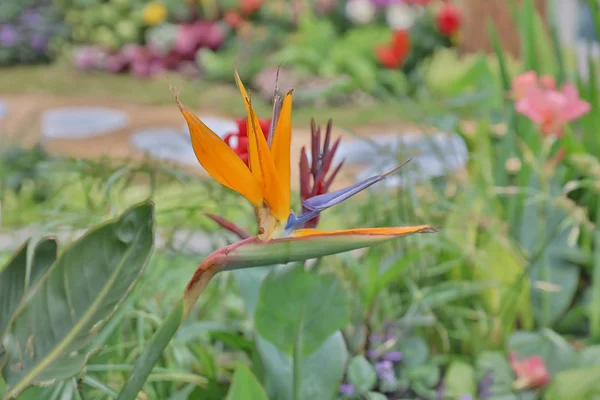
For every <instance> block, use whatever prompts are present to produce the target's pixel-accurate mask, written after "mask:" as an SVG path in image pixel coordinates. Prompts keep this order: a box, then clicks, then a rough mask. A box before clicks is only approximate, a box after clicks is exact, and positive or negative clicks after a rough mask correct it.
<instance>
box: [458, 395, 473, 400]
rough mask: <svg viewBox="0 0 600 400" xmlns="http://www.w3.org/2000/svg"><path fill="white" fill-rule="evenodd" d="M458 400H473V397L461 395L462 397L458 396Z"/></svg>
mask: <svg viewBox="0 0 600 400" xmlns="http://www.w3.org/2000/svg"><path fill="white" fill-rule="evenodd" d="M460 400H473V396H471V395H470V394H463V395H462V396H460Z"/></svg>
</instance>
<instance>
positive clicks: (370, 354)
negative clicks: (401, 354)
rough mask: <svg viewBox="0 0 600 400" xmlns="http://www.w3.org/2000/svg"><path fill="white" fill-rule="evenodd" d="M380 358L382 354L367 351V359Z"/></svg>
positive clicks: (375, 351)
mask: <svg viewBox="0 0 600 400" xmlns="http://www.w3.org/2000/svg"><path fill="white" fill-rule="evenodd" d="M379 356H380V353H379V352H378V351H377V350H367V358H369V359H371V360H376V359H378V358H379Z"/></svg>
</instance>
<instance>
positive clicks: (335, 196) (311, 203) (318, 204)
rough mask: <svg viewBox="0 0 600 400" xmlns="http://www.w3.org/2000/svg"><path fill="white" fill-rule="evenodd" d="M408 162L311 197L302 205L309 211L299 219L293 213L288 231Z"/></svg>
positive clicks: (288, 222)
mask: <svg viewBox="0 0 600 400" xmlns="http://www.w3.org/2000/svg"><path fill="white" fill-rule="evenodd" d="M408 161H410V160H408ZM408 161H406V162H405V163H404V164H402V165H399V166H397V167H396V168H394V169H392V170H391V171H388V172H386V173H384V174H381V175H376V176H372V177H370V178H368V179H365V180H364V181H362V182H359V183H356V184H354V185H352V186H349V187H347V188H345V189H340V190H336V191H335V192H331V193H326V194H321V195H318V196H314V197H311V198H310V199H306V200H305V201H303V202H302V205H303V206H304V208H306V209H308V210H309V211H308V212H306V213H304V214H302V215H300V216H299V217H297V216H296V215H295V214H294V213H293V212H292V213H291V214H290V216H289V217H288V220H287V223H286V225H285V229H286V230H287V231H291V230H293V229H295V228H297V227H300V226H303V225H304V223H306V222H307V221H310V220H311V219H313V218H314V217H316V216H317V215H319V213H320V212H321V211H323V210H326V209H328V208H329V207H332V206H335V205H336V204H339V203H341V202H342V201H344V200H346V199H348V198H350V197H352V196H354V195H355V194H357V193H360V192H362V191H363V190H365V189H366V188H368V187H369V186H372V185H374V184H376V183H377V182H379V181H381V180H383V179H384V178H385V177H386V176H388V175H390V174H393V173H394V172H396V171H398V169H400V168H401V167H403V166H404V165H406V163H407V162H408Z"/></svg>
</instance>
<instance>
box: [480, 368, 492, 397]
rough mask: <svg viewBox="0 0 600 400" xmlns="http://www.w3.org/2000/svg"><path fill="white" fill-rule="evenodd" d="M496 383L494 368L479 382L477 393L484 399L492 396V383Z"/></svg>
mask: <svg viewBox="0 0 600 400" xmlns="http://www.w3.org/2000/svg"><path fill="white" fill-rule="evenodd" d="M493 384H494V376H493V375H492V370H489V371H488V372H487V373H486V374H485V376H484V377H483V378H481V380H480V381H479V383H478V384H477V394H478V395H479V397H481V398H482V399H487V398H488V397H491V396H492V385H493Z"/></svg>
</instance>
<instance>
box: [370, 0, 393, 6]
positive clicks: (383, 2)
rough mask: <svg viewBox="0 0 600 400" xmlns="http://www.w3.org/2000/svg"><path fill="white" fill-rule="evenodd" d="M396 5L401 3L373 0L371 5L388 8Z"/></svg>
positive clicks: (390, 0)
mask: <svg viewBox="0 0 600 400" xmlns="http://www.w3.org/2000/svg"><path fill="white" fill-rule="evenodd" d="M395 3H399V1H398V0H371V4H373V5H374V6H375V7H387V6H391V5H392V4H395Z"/></svg>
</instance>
